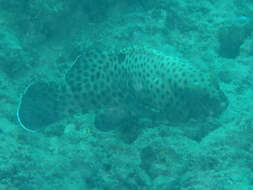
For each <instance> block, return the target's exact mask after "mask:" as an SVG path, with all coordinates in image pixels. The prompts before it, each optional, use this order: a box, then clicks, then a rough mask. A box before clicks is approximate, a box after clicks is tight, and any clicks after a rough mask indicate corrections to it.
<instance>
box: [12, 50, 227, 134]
mask: <svg viewBox="0 0 253 190" xmlns="http://www.w3.org/2000/svg"><path fill="white" fill-rule="evenodd" d="M227 105H228V100H227V97H226V96H225V95H224V93H223V91H222V90H221V89H220V87H219V84H218V82H217V80H216V79H215V77H213V76H212V75H211V74H209V73H208V72H204V71H202V70H201V69H199V68H198V67H197V66H196V65H194V64H190V63H187V62H186V61H185V60H181V59H178V58H175V57H173V56H167V55H165V54H164V53H161V52H159V51H157V50H154V49H152V48H144V47H141V48H140V47H131V48H125V49H122V50H116V51H113V52H104V51H100V50H96V49H94V50H89V51H86V52H84V53H83V54H82V55H80V56H79V57H78V59H77V60H76V61H75V62H74V64H73V65H72V66H71V68H70V69H69V70H68V71H67V73H66V74H65V76H64V79H63V80H60V81H58V80H57V81H43V80H40V81H37V82H34V83H33V84H31V85H29V86H28V87H27V88H26V89H25V91H24V93H23V94H22V97H21V99H20V102H19V106H18V109H17V118H18V121H19V123H20V125H21V126H22V127H23V128H24V129H26V130H28V131H37V130H41V129H43V128H45V127H47V126H49V125H51V124H53V123H55V122H57V121H60V120H62V119H64V118H66V117H69V116H71V115H73V114H76V113H84V114H85V113H87V112H89V111H91V110H92V111H94V110H95V111H98V110H103V111H102V112H98V113H104V114H97V116H99V115H102V116H103V117H104V118H107V119H108V118H109V119H111V120H113V117H111V118H110V114H109V113H113V114H112V115H114V114H115V113H116V115H117V114H118V115H120V119H118V120H120V121H124V118H126V120H129V119H130V118H131V117H129V115H131V116H134V117H135V118H138V117H151V118H152V117H153V116H155V117H154V118H156V119H157V118H159V117H161V118H162V119H166V120H168V121H171V122H186V121H188V120H190V119H195V120H198V119H200V118H207V117H218V116H219V115H220V114H221V113H222V112H223V111H224V110H225V109H226V108H227ZM120 113H122V114H120ZM125 116H126V117H125ZM98 120H99V118H98ZM102 123H103V122H102ZM105 123H106V122H105ZM112 123H113V122H112ZM116 123H117V122H116ZM119 124H120V123H117V125H119Z"/></svg>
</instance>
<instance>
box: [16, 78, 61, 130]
mask: <svg viewBox="0 0 253 190" xmlns="http://www.w3.org/2000/svg"><path fill="white" fill-rule="evenodd" d="M60 97H61V96H60V93H59V86H58V85H57V84H56V83H47V82H36V83H33V84H31V85H30V86H28V87H27V88H26V90H25V92H24V94H23V95H22V97H21V99H20V102H19V105H18V109H17V119H18V122H19V123H20V125H21V126H22V127H23V128H24V129H25V130H27V131H30V132H35V131H38V130H41V129H43V128H45V127H46V126H48V125H50V124H52V123H54V122H56V121H58V120H60V119H61V118H62V115H63V114H62V113H63V110H64V108H63V106H62V102H61V98H60Z"/></svg>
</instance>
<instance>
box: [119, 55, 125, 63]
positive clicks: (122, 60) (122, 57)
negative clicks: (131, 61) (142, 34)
mask: <svg viewBox="0 0 253 190" xmlns="http://www.w3.org/2000/svg"><path fill="white" fill-rule="evenodd" d="M125 58H126V55H125V54H124V53H119V54H118V61H119V63H123V62H124V61H125Z"/></svg>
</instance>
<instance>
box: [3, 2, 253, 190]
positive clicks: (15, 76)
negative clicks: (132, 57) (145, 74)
mask: <svg viewBox="0 0 253 190" xmlns="http://www.w3.org/2000/svg"><path fill="white" fill-rule="evenodd" d="M252 10H253V2H252V1H250V0H240V1H239V0H233V1H225V0H217V1H212V0H203V1H187V0H167V1H165V0H158V1H151V0H146V1H143V0H138V1H134V0H84V1H77V0H68V1H60V0H48V1H40V0H34V1H25V0H19V1H15V0H0V190H33V189H41V190H54V189H55V190H69V189H71V190H158V189H159V190H202V189H203V190H239V189H240V190H253V145H252V142H253V111H252V110H253V109H252V108H253V100H252V98H253V82H252V81H253V74H252V73H253V65H252V64H253V38H252V32H253V27H252V26H253V16H252ZM133 46H134V47H136V46H137V47H143V46H145V47H149V48H150V49H155V50H156V51H157V52H160V53H161V54H162V55H166V56H170V57H173V58H175V59H176V60H182V61H184V62H186V63H187V64H190V65H192V66H193V67H194V68H197V69H198V70H199V71H200V73H202V74H203V75H204V76H208V77H210V80H211V81H212V83H211V85H210V86H208V87H207V88H200V87H199V85H198V84H197V85H195V83H194V85H191V86H189V88H190V89H194V93H190V95H191V96H190V95H189V94H184V95H185V96H182V94H181V96H182V99H179V100H180V101H179V102H177V103H176V104H175V105H173V107H172V108H173V109H167V110H159V109H157V107H155V106H154V107H152V106H150V105H153V104H151V102H153V101H154V102H155V99H153V96H149V94H147V92H146V91H143V90H142V89H143V88H144V87H145V84H143V83H141V82H139V80H132V79H133V78H134V77H129V76H128V74H129V72H126V73H125V75H124V77H123V78H120V79H121V80H122V81H120V82H119V81H117V82H118V83H117V84H118V86H117V88H119V89H121V88H122V89H124V90H125V91H124V90H123V93H122V92H121V93H122V94H121V95H120V96H123V95H125V96H126V98H125V99H124V101H122V99H120V98H113V99H112V100H113V101H112V102H110V101H111V99H110V97H111V96H109V97H107V98H108V101H106V102H105V103H103V104H102V103H94V104H92V106H87V107H84V106H82V105H86V104H85V103H87V104H89V105H90V104H91V103H92V101H91V100H90V101H88V99H87V101H86V99H82V100H81V101H80V100H79V101H75V100H76V99H78V98H80V96H81V93H83V91H81V89H75V91H74V90H73V88H74V87H75V86H74V85H71V84H72V83H71V82H69V83H70V85H69V86H70V88H72V91H70V92H68V93H71V94H68V95H69V96H68V97H70V96H71V97H72V95H73V97H72V98H73V102H70V101H65V99H62V97H60V98H59V97H58V96H59V93H57V92H55V91H57V90H56V88H58V87H59V86H57V85H58V84H60V87H59V88H63V87H62V81H64V80H65V78H66V76H72V77H69V78H68V79H67V80H68V81H71V80H72V81H74V82H76V81H77V80H78V81H80V79H79V78H78V77H82V75H81V76H78V75H76V74H73V72H72V73H70V71H71V69H72V68H74V67H76V66H75V64H76V63H77V62H78V61H80V56H81V55H84V52H85V53H86V52H89V51H90V50H92V49H95V50H96V51H99V52H118V51H121V50H122V49H124V48H129V47H133ZM85 55H86V54H85ZM113 55H114V54H113ZM115 55H116V57H117V58H118V60H121V61H122V63H123V62H124V64H125V63H127V60H125V56H126V55H127V54H126V55H124V54H121V53H119V54H117V53H115ZM104 60H105V61H106V60H107V59H105V58H104ZM123 60H124V61H123ZM87 62H89V59H88V61H87ZM91 62H92V61H91V60H90V62H89V63H91ZM108 62H109V63H110V61H108ZM111 62H113V61H111ZM137 62H139V61H138V60H137ZM142 63H144V67H145V63H146V62H145V61H143V62H142ZM149 64H150V63H149ZM152 64H153V65H152ZM152 64H151V65H148V64H146V65H148V66H147V67H149V66H151V67H154V68H155V67H156V66H155V65H156V64H157V65H158V64H160V62H154V63H152ZM87 66H88V64H87ZM115 67H116V66H115ZM86 69H87V68H86V67H85V66H84V67H83V68H82V70H81V71H82V72H83V73H84V74H83V76H85V74H86V73H85V72H84V70H85V71H86ZM144 70H145V69H144ZM127 71H129V70H127ZM108 72H109V71H108ZM116 72H118V70H117V71H116ZM189 72H191V71H189ZM69 73H70V74H69ZM133 73H134V72H133ZM106 74H108V73H106ZM140 75H141V74H140ZM157 75H158V74H157V73H153V75H151V76H150V80H148V81H152V82H151V84H154V86H155V87H156V88H157V89H158V90H161V88H159V87H160V86H161V84H162V82H161V80H160V78H157ZM73 76H75V77H73ZM97 76H98V75H97ZM108 76H114V74H113V73H110V74H109V75H108ZM133 76H135V75H134V74H133ZM172 76H173V77H174V75H173V74H172ZM189 76H191V75H189ZM94 77H95V76H94ZM141 77H142V75H141ZM129 78H130V79H131V80H130V79H129ZM97 79H98V78H96V77H95V78H94V79H93V80H97ZM105 79H106V77H105ZM123 79H124V80H123ZM134 79H135V78H134ZM108 81H110V79H108V80H105V81H104V83H102V84H103V85H104V86H108ZM126 81H127V82H126ZM129 81H130V82H129ZM204 81H205V80H204ZM52 82H53V85H52V86H51V84H52ZM110 82H112V81H110ZM201 82H202V81H201ZM38 84H39V85H38ZM55 84H57V85H56V86H57V87H56V86H55ZM78 84H79V83H78ZM112 84H115V83H112ZM201 84H202V83H201ZM93 85H94V84H93ZM128 85H129V86H130V87H129V86H128ZM77 86H78V85H77ZM79 86H80V85H79ZM79 86H78V87H79ZM125 86H127V87H128V88H123V87H125ZM200 86H201V85H200ZM213 86H215V87H217V88H219V90H220V92H222V97H223V98H224V99H226V102H225V104H226V105H225V106H224V105H223V103H224V102H218V103H219V104H218V103H217V102H212V101H210V102H207V99H202V98H203V97H205V96H204V95H205V92H207V91H211V90H210V89H212V88H214V87H213ZM35 87H36V88H35ZM41 89H43V90H42V91H43V92H44V93H40V92H42V91H41ZM105 89H106V88H105ZM60 90H61V92H62V90H63V89H60ZM65 90H66V89H65ZM169 90H171V92H173V93H174V94H176V92H178V91H175V88H169ZM78 91H80V94H79V93H76V92H78ZM97 91H99V90H97ZM64 92H65V91H64ZM94 92H96V91H93V92H92V93H94ZM116 92H117V91H116ZM133 92H134V93H133ZM191 92H192V91H191ZM72 93H73V94H72ZM84 93H86V91H84ZM92 93H90V92H89V96H92V95H91V94H92ZM145 93H146V94H145ZM26 94H28V95H27V96H25V95H26ZM79 95H80V96H79ZM202 95H203V97H202ZM181 96H180V97H181ZM64 97H66V93H64ZM81 97H85V96H83V95H82V96H81ZM94 97H96V98H97V97H99V96H97V94H96V93H95V95H94ZM147 97H148V98H147ZM150 97H152V98H150ZM103 98H104V99H106V97H103ZM156 98H157V97H156ZM59 100H60V101H59ZM63 100H64V101H63ZM165 100H166V97H165ZM185 100H187V101H188V102H187V103H189V102H190V104H189V105H190V106H191V109H190V106H187V105H188V104H184V106H181V107H180V106H179V105H181V104H182V102H184V101H185ZM198 100H199V101H198ZM205 100H206V102H205ZM95 101H96V100H95ZM201 101H204V103H203V104H202V103H201V104H199V103H198V102H201ZM35 102H36V104H35ZM77 102H78V103H77ZM98 102H99V101H98ZM109 102H110V103H109ZM173 103H174V102H173ZM216 103H217V105H216ZM65 104H68V108H70V107H71V108H74V109H68V110H65V108H66V106H65ZM76 104H79V106H77V107H76ZM35 105H36V106H35ZM70 105H72V106H73V107H72V106H70ZM80 105H81V106H80ZM94 105H95V106H94ZM108 105H109V106H108ZM177 105H178V106H177ZM168 106H169V105H168ZM200 106H202V107H200ZM219 106H221V107H222V109H220V108H219ZM159 108H160V107H159ZM193 108H196V109H193ZM218 108H219V109H218ZM59 110H60V111H59ZM191 110H195V111H196V110H198V112H194V114H193V113H191ZM217 110H219V111H217ZM59 112H60V113H61V114H59ZM188 112H190V113H188ZM186 113H187V114H186ZM196 113H199V117H197V116H196ZM204 113H208V114H204ZM185 115H187V116H185ZM192 115H194V117H191V116H192ZM174 116H177V117H180V116H182V117H183V116H184V117H183V118H187V119H180V120H179V119H172V118H174Z"/></svg>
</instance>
